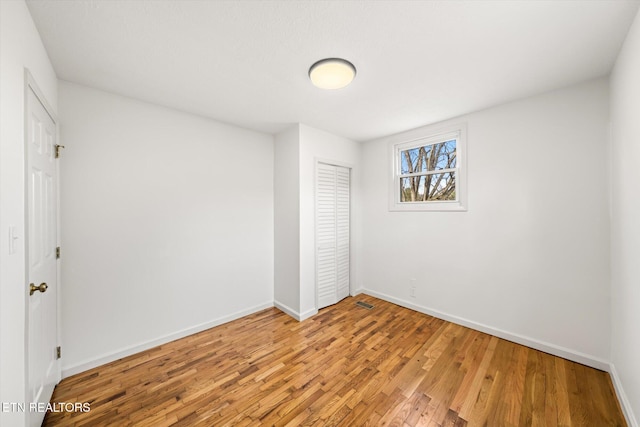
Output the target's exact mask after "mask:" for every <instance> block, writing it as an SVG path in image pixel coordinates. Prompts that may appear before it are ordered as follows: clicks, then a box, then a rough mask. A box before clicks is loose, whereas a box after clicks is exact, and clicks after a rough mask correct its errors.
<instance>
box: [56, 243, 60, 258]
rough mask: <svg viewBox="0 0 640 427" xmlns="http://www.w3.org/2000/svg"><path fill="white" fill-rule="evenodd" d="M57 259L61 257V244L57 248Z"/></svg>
mask: <svg viewBox="0 0 640 427" xmlns="http://www.w3.org/2000/svg"><path fill="white" fill-rule="evenodd" d="M56 259H60V246H58V247H57V248H56Z"/></svg>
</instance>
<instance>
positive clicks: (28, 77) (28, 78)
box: [23, 68, 62, 425]
mask: <svg viewBox="0 0 640 427" xmlns="http://www.w3.org/2000/svg"><path fill="white" fill-rule="evenodd" d="M29 91H32V92H33V93H34V95H35V96H36V98H38V100H39V101H40V103H41V104H42V106H43V107H44V109H45V111H46V112H47V114H48V115H49V117H50V118H51V120H52V121H53V124H54V125H55V132H56V144H59V143H60V127H59V126H58V123H59V122H58V118H57V116H56V114H55V112H54V110H53V108H52V107H51V105H50V104H49V102H48V101H47V98H46V97H45V96H44V93H43V92H42V90H41V89H40V87H39V86H38V84H37V82H36V80H35V78H34V77H33V75H32V74H31V72H30V71H29V69H28V68H25V69H24V98H23V99H24V106H23V108H24V119H23V122H24V141H23V144H24V188H23V193H24V221H25V223H24V224H25V225H24V248H25V251H24V257H25V266H24V268H25V282H24V288H23V289H24V291H25V292H27V290H28V289H29V265H30V263H29V253H30V247H29V245H30V243H29V242H30V236H29V224H30V222H29V151H28V150H29V141H28V135H29V132H28V127H29V109H28V106H29V104H28V99H29ZM56 246H60V162H56ZM60 279H61V275H60V258H58V259H56V342H57V343H58V345H59V346H60V345H61V342H62V340H61V318H60V317H61V316H60V307H61V304H60V301H61V295H62V292H61V289H60V288H61V286H60V284H61V280H60ZM29 303H30V301H29V297H27V298H25V307H24V309H25V322H24V325H25V328H24V337H25V342H24V346H25V352H24V358H25V360H24V364H25V365H24V367H25V368H24V378H25V390H24V392H25V399H24V401H25V403H27V404H28V402H27V401H28V400H29V392H30V390H29V375H30V373H29V365H30V363H29V354H30V353H29V352H30V348H29V327H30V319H29ZM56 363H57V364H58V366H57V369H56V384H57V383H59V382H60V381H61V379H62V366H61V362H60V359H58V360H57V362H56ZM30 419H31V414H30V413H29V412H28V411H27V419H26V421H27V425H28V424H29V421H30Z"/></svg>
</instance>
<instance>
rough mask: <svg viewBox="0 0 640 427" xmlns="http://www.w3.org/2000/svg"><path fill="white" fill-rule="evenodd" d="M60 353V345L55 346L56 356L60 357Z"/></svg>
mask: <svg viewBox="0 0 640 427" xmlns="http://www.w3.org/2000/svg"><path fill="white" fill-rule="evenodd" d="M61 354H62V351H61V349H60V346H57V347H56V358H58V359H60V358H61V357H62V356H61Z"/></svg>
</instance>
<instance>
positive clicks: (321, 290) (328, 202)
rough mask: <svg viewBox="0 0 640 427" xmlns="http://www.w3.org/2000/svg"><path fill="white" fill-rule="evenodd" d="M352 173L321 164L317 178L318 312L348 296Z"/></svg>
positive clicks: (346, 169)
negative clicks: (350, 176) (350, 180)
mask: <svg viewBox="0 0 640 427" xmlns="http://www.w3.org/2000/svg"><path fill="white" fill-rule="evenodd" d="M349 197H350V195H349V169H348V168H343V167H340V166H333V165H327V164H324V163H319V164H318V168H317V176H316V244H317V245H316V287H317V291H318V308H322V307H327V306H329V305H331V304H335V303H336V302H338V301H340V300H341V299H343V298H345V297H346V296H347V295H349V203H350V201H349Z"/></svg>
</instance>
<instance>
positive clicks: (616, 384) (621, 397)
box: [609, 363, 640, 427]
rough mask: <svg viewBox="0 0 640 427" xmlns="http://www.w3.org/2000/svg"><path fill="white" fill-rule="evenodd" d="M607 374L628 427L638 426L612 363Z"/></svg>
mask: <svg viewBox="0 0 640 427" xmlns="http://www.w3.org/2000/svg"><path fill="white" fill-rule="evenodd" d="M609 374H610V375H611V381H612V382H613V388H615V390H616V394H617V395H618V401H619V402H620V406H621V407H622V413H623V414H624V416H625V418H626V419H627V424H629V427H640V426H639V425H638V419H637V418H636V416H635V415H634V413H633V408H631V402H629V398H628V397H627V394H626V393H625V392H624V388H623V387H622V382H621V381H620V377H619V376H618V371H616V367H615V365H614V364H613V363H611V364H610V365H609Z"/></svg>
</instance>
